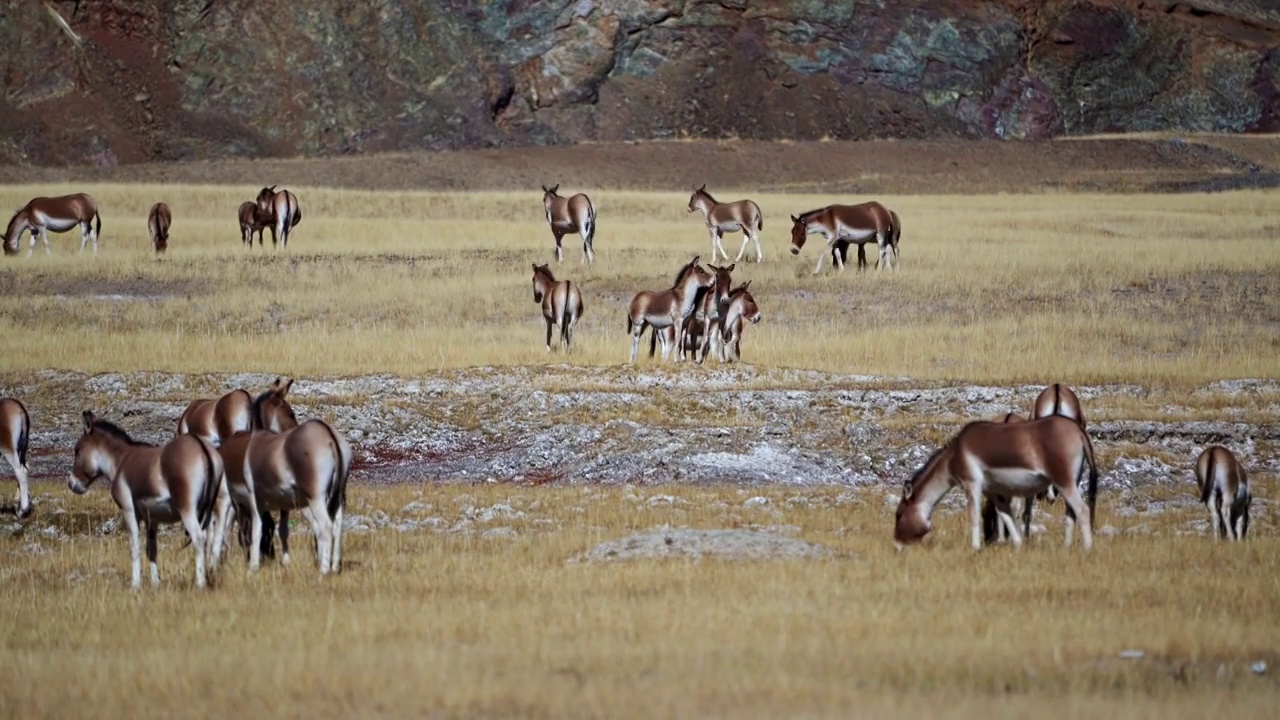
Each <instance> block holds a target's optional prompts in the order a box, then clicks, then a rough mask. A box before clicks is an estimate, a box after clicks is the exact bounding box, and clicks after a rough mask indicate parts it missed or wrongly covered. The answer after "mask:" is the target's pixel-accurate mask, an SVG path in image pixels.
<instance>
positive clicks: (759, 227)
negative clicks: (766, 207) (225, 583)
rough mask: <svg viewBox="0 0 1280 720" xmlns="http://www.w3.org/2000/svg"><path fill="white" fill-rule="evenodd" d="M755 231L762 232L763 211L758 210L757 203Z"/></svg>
mask: <svg viewBox="0 0 1280 720" xmlns="http://www.w3.org/2000/svg"><path fill="white" fill-rule="evenodd" d="M752 204H753V205H755V203H752ZM756 232H764V213H762V212H760V206H759V205H756Z"/></svg>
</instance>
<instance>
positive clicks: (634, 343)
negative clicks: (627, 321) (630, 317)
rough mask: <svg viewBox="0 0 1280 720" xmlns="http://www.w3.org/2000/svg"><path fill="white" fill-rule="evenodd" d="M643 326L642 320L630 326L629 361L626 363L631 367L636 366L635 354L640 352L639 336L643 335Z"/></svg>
mask: <svg viewBox="0 0 1280 720" xmlns="http://www.w3.org/2000/svg"><path fill="white" fill-rule="evenodd" d="M644 326H645V322H644V321H643V320H641V321H640V322H638V323H634V324H633V325H632V326H631V359H630V360H628V362H629V363H631V364H632V365H635V364H636V354H637V353H639V352H640V336H641V335H643V334H644Z"/></svg>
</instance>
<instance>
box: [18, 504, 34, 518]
mask: <svg viewBox="0 0 1280 720" xmlns="http://www.w3.org/2000/svg"><path fill="white" fill-rule="evenodd" d="M32 512H34V509H33V508H32V507H31V506H30V505H28V506H26V507H24V508H19V509H18V518H19V519H26V518H29V517H31V513H32Z"/></svg>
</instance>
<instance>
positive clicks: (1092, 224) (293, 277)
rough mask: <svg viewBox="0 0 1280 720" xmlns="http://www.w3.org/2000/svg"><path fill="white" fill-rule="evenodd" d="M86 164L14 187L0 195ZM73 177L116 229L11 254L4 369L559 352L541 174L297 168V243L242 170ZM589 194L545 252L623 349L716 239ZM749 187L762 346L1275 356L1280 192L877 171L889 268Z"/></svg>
mask: <svg viewBox="0 0 1280 720" xmlns="http://www.w3.org/2000/svg"><path fill="white" fill-rule="evenodd" d="M72 189H73V188H72V187H70V186H13V187H5V188H3V189H2V190H0V207H17V206H19V205H21V204H22V203H23V202H25V200H26V199H27V198H29V197H31V196H32V195H36V194H53V193H60V192H67V191H70V190H72ZM74 189H86V190H88V191H89V192H92V193H94V194H95V195H96V196H97V197H98V199H99V201H100V203H101V205H102V207H103V214H104V222H105V225H104V227H105V231H104V241H103V246H102V249H101V252H100V254H99V256H98V257H96V258H94V257H81V256H77V255H75V254H74V245H75V244H77V243H78V238H73V237H72V234H68V235H64V236H57V235H55V236H53V238H54V242H55V246H56V249H55V252H54V255H53V256H52V257H49V258H46V257H43V256H42V255H41V253H42V252H43V251H42V250H40V249H37V253H36V257H35V258H34V259H30V260H29V259H27V258H25V257H20V258H16V259H9V260H7V261H6V262H4V264H3V265H2V266H0V353H3V355H4V357H5V358H6V366H7V367H8V369H10V370H33V369H40V368H45V367H63V368H74V369H83V370H89V371H97V370H131V369H154V370H172V371H194V372H203V371H224V372H226V371H245V370H263V371H270V372H276V371H287V372H291V373H293V374H296V375H314V374H349V373H365V372H392V373H400V374H411V373H415V372H420V371H427V370H433V369H438V368H454V367H466V366H473V365H503V364H533V363H541V362H546V361H547V357H546V352H545V350H544V348H543V345H542V333H543V327H542V321H541V316H540V312H539V309H538V307H537V306H536V305H535V304H534V303H533V302H532V298H531V290H530V279H529V276H530V270H529V265H530V263H531V262H545V261H547V260H548V259H549V258H550V250H551V245H552V242H551V234H550V231H549V230H548V229H547V227H546V224H545V220H544V219H543V218H542V209H541V203H540V197H539V193H538V192H536V191H535V192H529V193H466V194H462V193H457V194H451V193H413V192H397V193H391V192H388V193H374V192H358V191H337V190H322V189H314V188H306V187H299V188H294V189H295V191H296V192H297V193H298V195H299V197H300V198H301V203H302V208H303V212H304V220H303V222H302V224H301V225H300V226H299V227H298V228H297V230H296V234H295V236H294V240H293V243H292V244H291V246H290V248H289V250H288V251H287V252H274V251H271V250H270V248H269V247H268V249H267V250H266V251H265V252H264V251H261V250H257V249H255V250H252V251H248V250H245V249H243V248H242V247H241V245H240V242H239V239H238V232H237V228H236V224H235V221H234V219H233V218H234V215H235V211H236V207H237V206H238V205H239V203H240V202H241V201H242V200H243V199H246V198H249V197H251V196H252V195H253V193H254V190H255V188H253V187H247V186H244V187H227V186H209V187H199V186H194V187H193V186H143V185H107V186H89V187H79V186H77V187H76V188H74ZM565 190H573V188H568V187H566V188H565ZM593 196H594V199H595V201H596V204H597V206H598V213H599V218H600V220H599V227H600V230H599V234H598V237H597V240H596V249H597V253H598V263H597V265H596V266H595V267H593V268H591V269H584V268H582V267H581V266H579V265H578V260H579V257H580V249H579V247H578V246H577V245H576V244H575V242H576V240H575V238H574V237H570V238H567V240H566V242H567V247H566V259H567V262H566V263H565V265H564V266H563V267H562V268H556V270H557V271H558V273H559V276H561V277H568V278H570V279H572V280H574V281H576V282H578V283H580V285H581V287H582V288H583V291H584V293H585V302H586V313H585V317H584V319H583V321H582V324H581V326H580V328H579V333H578V341H579V347H578V348H577V349H576V350H575V353H574V355H573V357H572V358H571V359H570V362H573V363H578V364H583V365H595V366H601V365H618V364H620V363H622V362H624V361H625V360H626V357H627V351H628V342H627V338H626V335H625V330H624V326H625V320H624V308H625V306H626V303H627V302H628V301H629V299H630V297H631V296H632V294H634V293H635V292H636V291H638V290H642V289H659V288H662V287H665V286H667V285H669V283H670V280H671V277H672V276H673V275H674V272H675V270H676V269H677V268H678V267H679V266H680V265H681V264H682V263H683V262H685V261H687V260H688V259H689V258H690V257H692V256H693V255H694V254H701V255H702V256H703V258H704V259H708V258H709V256H710V253H709V243H708V242H707V238H706V233H705V230H704V228H703V226H702V223H701V220H700V218H699V217H697V216H694V215H689V214H687V213H686V211H685V207H686V203H687V199H688V198H687V196H685V195H684V194H660V193H636V192H603V193H593ZM161 199H163V200H164V201H166V202H168V203H169V204H170V206H171V207H172V208H173V211H174V226H173V233H172V241H171V250H170V253H169V255H168V257H166V258H165V259H164V260H159V261H158V260H156V259H155V258H154V257H152V255H151V253H150V250H149V247H148V246H147V240H146V229H145V216H146V211H147V209H148V207H149V206H150V204H151V203H152V202H154V201H156V200H161ZM722 199H733V198H730V197H728V196H726V197H724V198H722ZM755 199H756V200H757V201H758V202H759V203H760V205H761V206H762V208H763V209H764V213H765V232H764V243H765V252H766V256H767V257H766V259H767V262H765V263H764V264H762V265H758V266H757V265H755V264H751V265H744V264H741V263H739V265H738V268H737V270H736V271H735V277H736V278H737V279H740V280H745V279H750V280H751V281H752V289H753V291H754V293H755V295H756V297H757V300H758V302H759V304H760V306H761V308H762V310H763V313H764V321H763V322H762V323H761V324H760V325H758V326H754V327H750V328H748V329H747V333H746V340H745V343H744V346H745V349H744V359H745V360H746V361H747V362H751V363H757V364H762V365H769V366H790V367H805V368H815V369H822V370H834V371H844V372H851V373H862V374H884V375H895V376H901V375H907V376H913V377H917V378H935V379H943V380H958V381H984V382H1022V381H1027V382H1045V381H1048V380H1049V379H1062V380H1066V381H1068V382H1072V383H1087V382H1097V381H1114V380H1125V381H1136V382H1141V383H1148V384H1169V385H1179V384H1187V383H1197V382H1203V381H1206V380H1212V379H1220V378H1228V377H1240V376H1253V377H1275V375H1276V372H1277V365H1276V364H1275V362H1274V358H1275V355H1276V351H1277V349H1280V344H1278V342H1280V341H1277V339H1276V335H1275V327H1276V323H1277V322H1280V272H1278V271H1280V252H1277V251H1276V245H1275V236H1276V232H1277V229H1278V228H1280V226H1278V225H1277V224H1276V222H1275V220H1274V218H1275V217H1276V212H1277V210H1280V193H1275V192H1264V191H1251V192H1239V193H1229V194H1219V195H1180V196H1172V195H1165V196H1101V195H1098V196H1094V195H1036V196H975V197H958V196H904V197H883V198H881V200H882V201H884V202H885V203H886V204H888V205H889V206H890V207H892V208H894V209H896V210H897V211H898V213H899V214H900V215H901V216H902V218H903V223H904V227H905V230H904V234H903V240H902V269H901V272H899V273H898V274H897V275H896V276H892V277H890V276H877V275H876V274H874V273H866V274H862V275H859V274H857V273H855V272H853V271H851V270H849V271H846V272H845V273H843V274H842V275H836V274H831V273H828V274H824V275H823V276H820V277H812V276H811V275H810V271H811V270H812V268H813V264H814V262H815V260H816V258H817V254H818V252H819V248H818V247H816V245H817V244H818V243H819V242H820V239H819V238H817V237H814V238H813V239H811V241H810V243H809V245H807V246H806V247H805V252H804V254H803V256H802V257H800V258H795V257H792V256H790V255H789V254H788V253H787V246H788V243H789V234H788V229H789V224H788V223H787V222H786V217H787V215H788V214H790V213H793V212H799V211H802V210H805V209H809V208H812V207H818V206H821V205H824V204H826V203H829V202H833V201H847V200H848V199H849V198H842V197H834V196H816V195H815V196H779V195H758V196H756V197H755ZM736 237H737V236H734V238H736ZM737 243H738V241H737V240H736V239H733V238H730V239H729V240H728V241H727V242H726V247H728V248H729V249H730V251H731V252H732V253H734V254H736V252H737ZM268 246H269V239H268ZM118 296H124V297H123V298H121V297H118ZM559 359H560V358H559V357H558V356H557V357H556V360H557V361H558V360H559ZM694 372H696V370H694Z"/></svg>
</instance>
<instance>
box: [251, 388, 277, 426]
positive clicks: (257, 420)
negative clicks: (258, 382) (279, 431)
mask: <svg viewBox="0 0 1280 720" xmlns="http://www.w3.org/2000/svg"><path fill="white" fill-rule="evenodd" d="M271 392H272V391H271V390H267V391H265V392H263V393H262V394H260V395H258V397H256V398H254V399H253V407H252V408H250V409H249V423H250V425H251V427H252V428H253V429H254V430H262V429H264V428H265V427H266V424H265V423H263V422H262V403H264V402H266V400H267V398H268V397H270V395H271Z"/></svg>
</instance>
